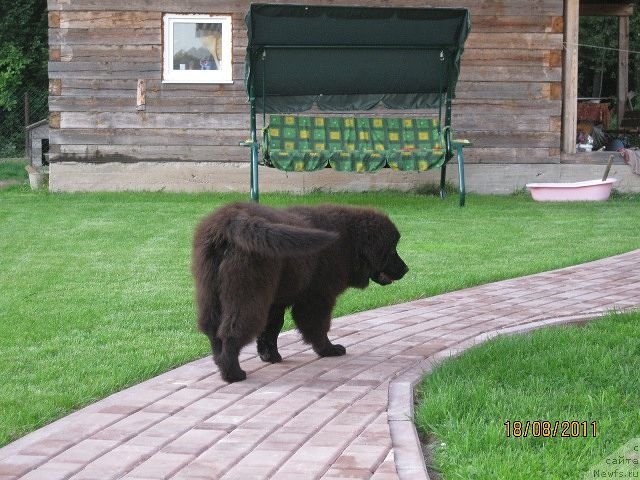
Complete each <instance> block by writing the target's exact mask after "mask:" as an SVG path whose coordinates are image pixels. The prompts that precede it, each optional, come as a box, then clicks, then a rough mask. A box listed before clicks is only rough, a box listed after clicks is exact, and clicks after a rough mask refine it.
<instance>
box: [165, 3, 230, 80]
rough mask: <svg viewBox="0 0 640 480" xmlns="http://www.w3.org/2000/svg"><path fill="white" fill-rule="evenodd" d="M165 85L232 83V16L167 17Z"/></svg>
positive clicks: (167, 15)
mask: <svg viewBox="0 0 640 480" xmlns="http://www.w3.org/2000/svg"><path fill="white" fill-rule="evenodd" d="M163 53H164V54H163V63H164V66H163V72H162V81H163V82H168V83H232V82H233V73H232V67H231V65H232V63H231V54H232V49H231V16H230V15H178V14H166V15H165V16H164V52H163Z"/></svg>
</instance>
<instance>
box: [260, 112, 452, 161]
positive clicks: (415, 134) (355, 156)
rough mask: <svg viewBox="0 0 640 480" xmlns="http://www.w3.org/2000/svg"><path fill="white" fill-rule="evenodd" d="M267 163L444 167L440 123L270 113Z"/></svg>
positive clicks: (417, 119)
mask: <svg viewBox="0 0 640 480" xmlns="http://www.w3.org/2000/svg"><path fill="white" fill-rule="evenodd" d="M263 147H264V155H265V161H266V162H267V163H269V164H272V165H274V166H275V167H277V168H279V169H281V170H286V171H314V170H319V169H322V168H324V167H326V166H327V163H329V164H330V165H331V166H332V167H333V168H335V169H336V170H339V171H345V172H346V171H349V172H358V173H361V172H373V171H376V170H379V169H380V168H382V167H384V166H386V165H388V166H390V167H391V168H394V169H396V170H413V171H416V170H417V171H425V170H428V169H429V168H432V167H438V166H441V165H442V164H443V163H444V160H445V155H444V145H443V142H442V139H441V134H440V131H439V128H438V121H437V120H435V119H431V118H404V119H401V118H389V117H386V118H385V117H320V116H315V117H298V116H293V115H272V116H271V118H270V123H269V127H268V128H267V129H266V131H265V142H264V145H263Z"/></svg>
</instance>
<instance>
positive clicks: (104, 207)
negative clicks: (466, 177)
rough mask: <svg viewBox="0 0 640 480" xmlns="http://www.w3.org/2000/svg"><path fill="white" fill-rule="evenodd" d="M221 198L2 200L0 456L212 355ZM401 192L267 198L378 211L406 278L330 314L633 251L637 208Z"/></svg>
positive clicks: (29, 196) (623, 203)
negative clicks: (210, 237)
mask: <svg viewBox="0 0 640 480" xmlns="http://www.w3.org/2000/svg"><path fill="white" fill-rule="evenodd" d="M244 199H246V196H245V195H221V194H217V195H214V194H197V195H186V194H169V193H135V194H134V193H120V194H115V193H111V194H51V193H47V192H31V191H30V190H28V185H21V186H14V187H8V188H5V189H2V190H0V292H2V294H1V295H0V331H1V332H2V335H0V444H5V443H7V442H9V441H11V440H13V439H15V438H18V437H19V436H21V435H24V434H25V433H27V432H29V431H31V430H33V429H35V428H37V427H40V426H42V425H44V424H46V423H48V422H50V421H52V420H54V419H55V418H57V417H60V416H62V415H64V414H67V413H69V412H70V411H72V410H73V409H77V408H79V407H81V406H83V405H86V404H88V403H90V402H92V401H95V400H96V399H98V398H101V397H104V396H106V395H108V394H110V393H112V392H114V391H117V390H119V389H122V388H124V387H126V386H128V385H132V384H135V383H138V382H140V381H142V380H144V379H146V378H148V377H151V376H153V375H156V374H158V373H160V372H163V371H166V370H168V369H170V368H172V367H175V366H177V365H180V364H183V363H185V362H188V361H190V360H192V359H195V358H199V357H203V356H205V355H208V349H209V347H208V342H207V341H206V338H205V337H204V336H203V335H201V334H198V333H197V331H196V328H195V312H194V306H193V289H192V281H191V276H190V248H191V236H192V233H193V229H194V226H195V225H196V223H197V222H198V220H199V219H200V218H201V217H202V216H203V215H205V214H206V213H208V212H210V211H211V210H212V209H214V208H215V207H217V206H219V205H221V204H223V203H226V202H229V201H232V200H244ZM457 201H458V199H457V196H456V195H451V196H449V197H448V198H447V199H446V200H444V201H441V200H440V199H438V198H433V197H425V196H419V195H412V194H402V193H392V192H388V193H376V194H373V193H372V194H361V193H359V194H333V195H330V194H313V195H308V196H304V197H302V196H291V195H275V194H274V195H263V197H262V202H263V203H265V204H268V205H274V206H283V205H287V204H293V203H309V204H314V203H321V202H339V203H343V204H352V205H371V206H374V207H377V208H380V209H384V210H385V211H387V212H388V213H389V215H390V216H391V218H392V219H393V220H394V221H395V222H396V223H397V225H398V227H399V229H400V231H401V232H402V235H403V238H402V240H401V242H400V245H399V251H400V254H401V255H402V256H403V257H404V258H405V260H406V262H407V264H408V265H409V266H410V268H411V271H410V272H409V274H407V276H406V277H405V278H404V279H403V280H402V281H401V282H398V283H397V284H394V285H391V286H388V287H380V286H377V285H372V286H371V287H370V288H369V289H367V290H366V291H348V292H346V293H345V294H344V295H343V296H342V297H341V298H340V299H339V301H338V304H337V306H336V309H335V312H334V313H335V316H339V315H344V314H347V313H350V312H355V311H362V310H366V309H369V308H373V307H377V306H381V305H387V304H393V303H398V302H402V301H407V300H412V299H415V298H420V297H426V296H431V295H435V294H438V293H442V292H446V291H451V290H457V289H461V288H465V287H469V286H472V285H477V284H481V283H486V282H490V281H494V280H499V279H504V278H512V277H516V276H520V275H525V274H529V273H534V272H539V271H543V270H549V269H553V268H558V267H563V266H567V265H572V264H576V263H580V262H584V261H588V260H593V259H597V258H601V257H605V256H608V255H614V254H617V253H622V252H626V251H629V250H632V249H635V248H639V247H640V237H638V235H637V225H638V224H640V208H639V206H640V197H638V196H625V197H624V198H619V199H616V200H614V201H610V202H606V203H598V204H578V203H572V204H564V205H562V204H538V203H534V202H532V201H531V200H530V199H529V198H528V197H523V196H518V197H484V196H475V195H469V197H468V199H467V206H466V207H465V208H463V209H461V208H459V207H458V205H457Z"/></svg>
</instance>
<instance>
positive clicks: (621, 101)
mask: <svg viewBox="0 0 640 480" xmlns="http://www.w3.org/2000/svg"><path fill="white" fill-rule="evenodd" d="M618 48H619V50H618V128H620V125H621V124H622V119H623V118H624V107H625V104H626V103H627V94H628V93H629V17H618Z"/></svg>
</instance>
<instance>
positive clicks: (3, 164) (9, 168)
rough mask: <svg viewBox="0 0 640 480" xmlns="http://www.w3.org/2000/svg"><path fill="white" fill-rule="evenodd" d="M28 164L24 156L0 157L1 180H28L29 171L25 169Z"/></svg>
mask: <svg viewBox="0 0 640 480" xmlns="http://www.w3.org/2000/svg"><path fill="white" fill-rule="evenodd" d="M26 165H27V160H26V159H24V158H6V159H0V182H1V181H6V180H17V181H25V180H27V178H28V175H27V171H26V170H25V169H24V167H25V166H26Z"/></svg>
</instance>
